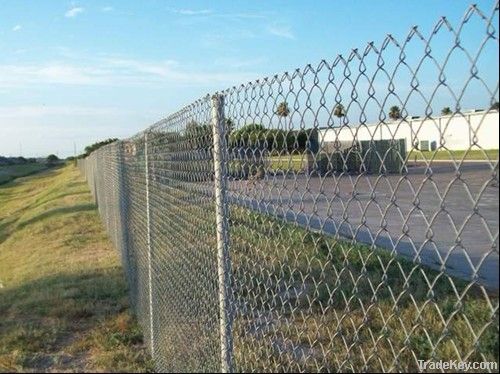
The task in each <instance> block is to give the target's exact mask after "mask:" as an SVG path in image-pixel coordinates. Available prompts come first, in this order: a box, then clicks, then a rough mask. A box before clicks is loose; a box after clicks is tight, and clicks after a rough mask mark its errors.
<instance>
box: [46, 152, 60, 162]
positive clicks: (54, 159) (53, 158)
mask: <svg viewBox="0 0 500 374" xmlns="http://www.w3.org/2000/svg"><path fill="white" fill-rule="evenodd" d="M57 161H59V157H57V156H56V155H54V154H52V155H48V156H47V164H49V165H53V164H55V163H56V162H57Z"/></svg>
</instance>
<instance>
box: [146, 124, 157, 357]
mask: <svg viewBox="0 0 500 374" xmlns="http://www.w3.org/2000/svg"><path fill="white" fill-rule="evenodd" d="M144 163H145V172H146V224H147V245H148V287H149V338H150V343H151V358H153V359H154V355H155V345H154V334H153V330H154V329H153V292H152V291H153V285H152V271H151V257H152V256H151V215H150V210H149V158H148V132H147V131H146V132H145V133H144Z"/></svg>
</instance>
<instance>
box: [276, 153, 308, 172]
mask: <svg viewBox="0 0 500 374" xmlns="http://www.w3.org/2000/svg"><path fill="white" fill-rule="evenodd" d="M268 162H269V169H271V170H283V171H293V172H300V171H303V170H304V168H305V167H306V163H307V157H306V155H288V154H286V155H282V156H272V157H269V158H268Z"/></svg>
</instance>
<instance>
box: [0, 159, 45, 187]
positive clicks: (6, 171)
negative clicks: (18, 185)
mask: <svg viewBox="0 0 500 374" xmlns="http://www.w3.org/2000/svg"><path fill="white" fill-rule="evenodd" d="M46 168H47V166H46V165H45V164H41V163H31V164H22V165H7V166H0V184H3V183H7V182H10V181H11V180H13V179H15V178H19V177H24V176H27V175H30V174H33V173H37V172H39V171H41V170H44V169H46Z"/></svg>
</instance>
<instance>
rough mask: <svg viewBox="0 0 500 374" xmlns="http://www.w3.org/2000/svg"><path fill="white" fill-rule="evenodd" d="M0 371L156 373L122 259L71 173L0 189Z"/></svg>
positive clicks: (61, 170) (56, 171)
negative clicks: (130, 298) (133, 306)
mask: <svg viewBox="0 0 500 374" xmlns="http://www.w3.org/2000/svg"><path fill="white" fill-rule="evenodd" d="M0 316H1V317H0V372H2V371H3V372H11V371H32V372H41V371H42V372H43V371H59V372H61V371H62V372H68V371H90V372H95V371H99V372H108V371H115V372H116V371H139V372H144V371H149V370H150V369H151V365H150V361H149V359H148V356H147V354H146V351H145V348H144V344H143V341H142V335H141V333H140V331H139V328H138V325H137V324H136V322H135V320H134V319H133V318H132V317H131V315H130V313H129V304H128V301H127V287H126V283H125V279H124V275H123V272H122V269H121V266H120V261H119V258H118V255H117V253H116V251H115V250H114V249H113V248H112V247H111V245H110V243H109V241H108V240H107V238H106V235H105V233H104V231H103V229H102V224H101V222H100V220H99V218H98V215H97V212H96V209H95V205H94V204H93V202H92V199H91V196H90V193H89V191H88V189H87V186H86V184H85V182H84V181H83V180H82V178H81V177H80V175H79V172H78V171H77V169H76V168H75V167H73V166H65V167H62V168H58V169H52V170H48V171H45V172H42V173H40V174H37V175H35V176H30V177H26V178H20V179H16V180H15V181H13V182H10V183H7V184H4V185H3V186H0Z"/></svg>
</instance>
